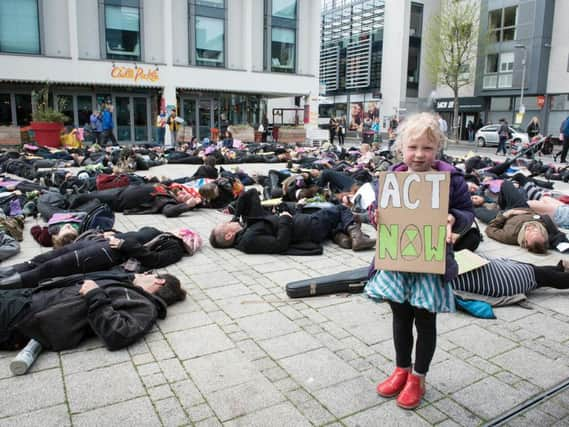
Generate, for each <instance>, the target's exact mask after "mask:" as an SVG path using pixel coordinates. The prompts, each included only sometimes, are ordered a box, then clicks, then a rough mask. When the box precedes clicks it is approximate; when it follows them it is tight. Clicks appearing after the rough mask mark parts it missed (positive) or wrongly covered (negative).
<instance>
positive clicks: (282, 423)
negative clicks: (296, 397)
mask: <svg viewBox="0 0 569 427" xmlns="http://www.w3.org/2000/svg"><path fill="white" fill-rule="evenodd" d="M310 425H311V424H310V422H309V421H307V420H306V419H305V418H304V417H303V416H302V414H301V413H300V412H298V410H297V409H296V408H295V407H294V406H292V405H291V404H290V403H288V402H287V403H282V404H280V405H277V406H273V407H271V408H267V409H263V410H260V411H257V412H255V413H253V414H249V415H245V416H243V417H241V418H237V419H235V420H231V421H229V422H227V423H225V424H224V427H265V426H271V427H289V426H295V427H297V426H298V427H303V426H306V427H309V426H310Z"/></svg>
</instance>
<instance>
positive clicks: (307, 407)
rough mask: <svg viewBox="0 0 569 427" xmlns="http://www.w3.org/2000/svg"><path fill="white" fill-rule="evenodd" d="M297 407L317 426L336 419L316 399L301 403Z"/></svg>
mask: <svg viewBox="0 0 569 427" xmlns="http://www.w3.org/2000/svg"><path fill="white" fill-rule="evenodd" d="M297 409H298V410H299V411H300V412H302V413H303V414H304V415H305V416H306V417H307V418H308V420H310V422H312V424H314V425H317V426H318V425H323V424H328V423H330V422H332V421H336V418H335V417H334V415H332V414H331V413H330V412H328V411H327V410H326V408H325V407H324V406H322V405H321V404H320V403H319V402H318V401H316V400H314V399H310V400H307V401H306V402H302V403H300V404H299V405H298V406H297Z"/></svg>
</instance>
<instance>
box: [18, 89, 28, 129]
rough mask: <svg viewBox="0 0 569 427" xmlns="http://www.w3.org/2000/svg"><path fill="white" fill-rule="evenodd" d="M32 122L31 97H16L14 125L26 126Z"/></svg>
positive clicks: (19, 95)
mask: <svg viewBox="0 0 569 427" xmlns="http://www.w3.org/2000/svg"><path fill="white" fill-rule="evenodd" d="M31 121H32V95H21V94H17V95H16V123H17V124H18V126H28V125H29V124H30V122H31Z"/></svg>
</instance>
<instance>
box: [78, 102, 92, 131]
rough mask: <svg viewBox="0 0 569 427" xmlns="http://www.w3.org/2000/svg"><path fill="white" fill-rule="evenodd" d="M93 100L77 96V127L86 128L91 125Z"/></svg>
mask: <svg viewBox="0 0 569 427" xmlns="http://www.w3.org/2000/svg"><path fill="white" fill-rule="evenodd" d="M92 111H93V100H92V98H91V95H78V96H77V119H78V125H79V127H88V126H90V123H91V113H92Z"/></svg>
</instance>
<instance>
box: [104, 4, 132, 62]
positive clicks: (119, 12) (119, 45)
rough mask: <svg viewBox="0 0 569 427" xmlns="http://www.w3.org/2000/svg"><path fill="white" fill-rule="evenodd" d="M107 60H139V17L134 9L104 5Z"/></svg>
mask: <svg viewBox="0 0 569 427" xmlns="http://www.w3.org/2000/svg"><path fill="white" fill-rule="evenodd" d="M105 26H106V31H105V36H106V42H107V58H117V59H140V17H139V10H138V8H136V7H125V6H108V5H105Z"/></svg>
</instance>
